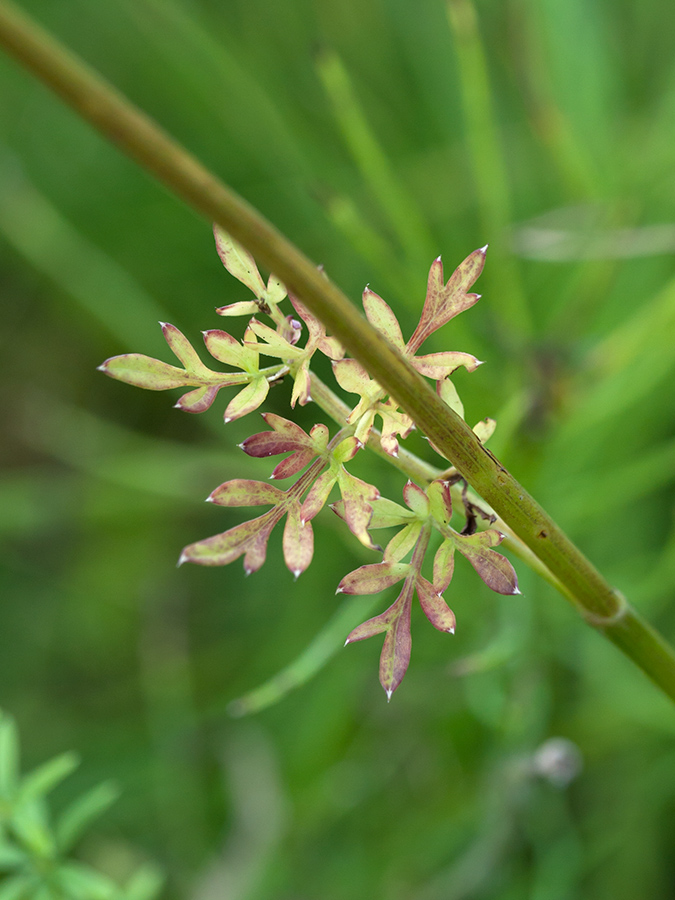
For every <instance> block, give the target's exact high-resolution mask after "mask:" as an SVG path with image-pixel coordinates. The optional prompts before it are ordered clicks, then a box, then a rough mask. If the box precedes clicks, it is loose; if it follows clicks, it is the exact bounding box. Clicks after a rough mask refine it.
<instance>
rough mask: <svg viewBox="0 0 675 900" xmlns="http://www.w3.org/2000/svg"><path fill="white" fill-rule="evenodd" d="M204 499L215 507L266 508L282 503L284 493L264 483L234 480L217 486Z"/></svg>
mask: <svg viewBox="0 0 675 900" xmlns="http://www.w3.org/2000/svg"><path fill="white" fill-rule="evenodd" d="M206 499H207V501H208V502H209V503H215V504H216V505H217V506H266V505H267V504H269V503H272V504H274V505H276V504H278V503H283V502H284V501H285V499H286V493H285V492H284V491H281V490H279V488H278V487H274V485H272V484H268V483H267V482H266V481H250V480H249V479H247V478H234V479H233V480H232V481H226V482H225V483H224V484H221V485H219V486H218V487H217V488H216V489H215V490H214V491H212V492H211V493H210V494H209V496H208V497H207V498H206Z"/></svg>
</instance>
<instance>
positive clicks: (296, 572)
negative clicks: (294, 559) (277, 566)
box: [292, 569, 302, 581]
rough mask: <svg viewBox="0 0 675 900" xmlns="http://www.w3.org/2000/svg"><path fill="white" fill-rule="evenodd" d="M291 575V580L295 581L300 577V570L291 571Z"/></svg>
mask: <svg viewBox="0 0 675 900" xmlns="http://www.w3.org/2000/svg"><path fill="white" fill-rule="evenodd" d="M292 575H293V580H294V581H297V580H298V578H299V577H300V576H301V575H302V569H293V570H292Z"/></svg>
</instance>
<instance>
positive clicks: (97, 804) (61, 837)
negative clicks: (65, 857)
mask: <svg viewBox="0 0 675 900" xmlns="http://www.w3.org/2000/svg"><path fill="white" fill-rule="evenodd" d="M118 796H119V791H118V789H117V788H116V787H115V785H113V784H112V783H111V782H109V781H108V782H104V783H103V784H99V785H97V786H96V787H94V788H92V789H91V790H90V791H87V793H86V794H83V795H82V796H81V797H78V798H77V800H75V801H74V802H73V803H71V804H70V806H69V807H68V808H67V809H66V810H65V811H64V812H63V813H62V815H61V818H60V819H59V821H58V823H57V825H56V828H55V833H56V841H57V843H58V845H59V849H60V851H61V852H62V853H67V852H68V851H69V850H70V849H71V848H72V846H73V845H74V844H75V843H76V842H77V841H78V840H79V838H80V837H81V835H82V833H83V832H84V831H85V830H86V829H87V828H88V826H89V824H90V823H91V822H92V821H93V820H94V819H95V818H97V816H100V815H101V814H102V813H104V812H105V811H106V810H107V809H108V808H109V807H110V806H111V805H112V804H113V803H114V802H115V800H117V798H118Z"/></svg>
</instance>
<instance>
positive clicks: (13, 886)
mask: <svg viewBox="0 0 675 900" xmlns="http://www.w3.org/2000/svg"><path fill="white" fill-rule="evenodd" d="M36 889H37V880H36V878H35V876H34V875H15V876H14V877H13V878H8V879H7V880H6V881H3V882H2V884H0V900H26V898H27V897H36V896H37V895H36V893H35V891H36Z"/></svg>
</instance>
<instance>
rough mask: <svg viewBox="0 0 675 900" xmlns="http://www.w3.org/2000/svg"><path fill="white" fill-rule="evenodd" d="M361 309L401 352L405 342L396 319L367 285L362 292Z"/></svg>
mask: <svg viewBox="0 0 675 900" xmlns="http://www.w3.org/2000/svg"><path fill="white" fill-rule="evenodd" d="M363 309H364V311H365V313H366V318H367V319H368V321H369V322H370V324H371V325H373V326H374V327H375V328H377V330H378V331H379V332H380V333H381V334H383V335H384V336H385V337H386V338H387V340H388V341H390V342H391V343H392V344H393V345H394V346H395V347H396V348H397V349H398V350H400V351H401V352H403V349H404V347H405V344H404V342H403V335H402V334H401V326H400V325H399V324H398V319H397V318H396V316H395V315H394V313H393V312H392V309H391V307H390V306H389V305H388V304H387V303H385V302H384V300H383V299H382V297H380V296H379V295H378V294H376V293H375V292H374V291H371V290H370V288H368V287H367V288H366V289H365V291H364V292H363Z"/></svg>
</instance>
